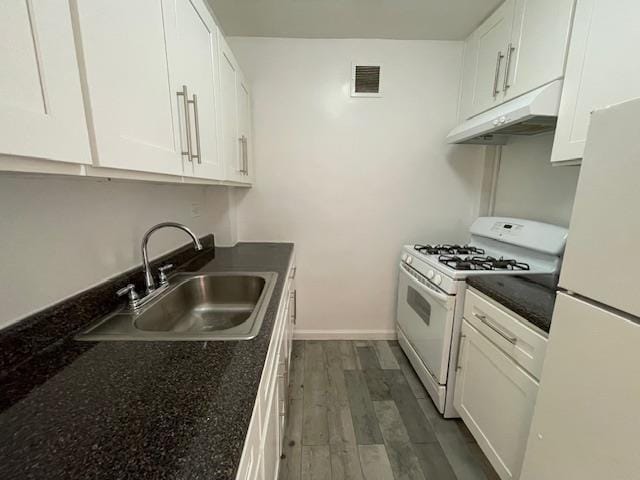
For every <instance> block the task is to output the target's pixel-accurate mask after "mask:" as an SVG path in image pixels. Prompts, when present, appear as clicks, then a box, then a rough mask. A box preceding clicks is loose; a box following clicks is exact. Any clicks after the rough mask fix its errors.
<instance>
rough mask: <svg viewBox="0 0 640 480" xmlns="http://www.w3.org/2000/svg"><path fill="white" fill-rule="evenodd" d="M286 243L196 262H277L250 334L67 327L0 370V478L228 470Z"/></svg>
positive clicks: (244, 266)
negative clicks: (162, 337)
mask: <svg viewBox="0 0 640 480" xmlns="http://www.w3.org/2000/svg"><path fill="white" fill-rule="evenodd" d="M292 252H293V245H292V244H285V243H280V244H267V243H260V244H258V243H253V244H251V243H241V244H238V245H237V246H236V247H233V248H217V249H216V250H215V259H214V260H212V261H210V262H209V263H207V264H206V265H204V266H203V267H202V268H200V269H199V270H200V271H224V270H226V271H233V270H235V271H238V270H247V271H275V272H277V273H278V279H277V283H276V286H275V290H274V293H273V296H272V298H271V301H270V303H269V306H268V308H267V313H266V316H265V319H264V323H263V325H262V328H261V330H260V333H259V334H258V336H257V337H256V338H255V339H253V340H250V341H231V342H78V341H76V340H73V338H66V339H64V340H61V341H59V342H57V343H55V344H54V345H52V346H51V347H49V348H47V349H45V350H43V351H42V352H40V353H38V354H37V355H35V356H33V358H30V359H29V360H28V361H25V362H23V363H21V364H20V365H19V367H18V368H17V369H14V370H12V371H11V372H9V373H7V372H3V375H2V376H1V378H0V380H2V383H1V384H0V386H1V387H2V393H0V397H1V398H2V411H1V413H0V478H2V479H3V480H9V479H18V478H19V479H44V478H46V479H52V478H55V479H66V478H69V479H71V478H73V479H77V478H92V479H124V478H150V479H151V478H153V479H204V478H206V479H233V478H234V477H235V472H236V470H237V467H238V463H239V461H240V456H241V453H242V448H243V444H244V439H245V436H246V433H247V430H248V426H249V421H250V419H251V414H252V411H253V406H254V403H255V399H256V396H257V391H258V385H259V383H260V378H261V375H262V369H263V366H264V361H265V358H266V354H267V349H268V347H269V341H270V339H271V335H272V333H273V326H274V322H275V317H276V313H277V309H278V305H279V302H280V298H281V295H282V293H283V286H284V282H285V280H286V272H287V266H288V264H289V261H290V258H291V254H292ZM27 379H28V380H27ZM25 382H26V383H28V382H32V385H33V386H32V387H30V389H28V390H27V391H25V387H24V385H23V384H24V383H25Z"/></svg>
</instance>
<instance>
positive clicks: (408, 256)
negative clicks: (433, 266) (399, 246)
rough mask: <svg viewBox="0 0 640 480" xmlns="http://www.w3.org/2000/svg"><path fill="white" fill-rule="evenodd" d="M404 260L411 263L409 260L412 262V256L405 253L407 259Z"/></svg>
mask: <svg viewBox="0 0 640 480" xmlns="http://www.w3.org/2000/svg"><path fill="white" fill-rule="evenodd" d="M406 262H407V263H408V264H409V265H411V262H413V257H412V256H411V255H407V260H406Z"/></svg>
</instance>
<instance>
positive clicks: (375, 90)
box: [351, 64, 382, 97]
mask: <svg viewBox="0 0 640 480" xmlns="http://www.w3.org/2000/svg"><path fill="white" fill-rule="evenodd" d="M381 72H382V65H356V64H354V65H353V67H352V71H351V96H352V97H381V96H382V89H381V85H380V76H381Z"/></svg>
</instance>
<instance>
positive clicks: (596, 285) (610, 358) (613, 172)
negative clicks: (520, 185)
mask: <svg viewBox="0 0 640 480" xmlns="http://www.w3.org/2000/svg"><path fill="white" fill-rule="evenodd" d="M560 287H561V289H563V290H564V292H563V293H559V294H558V299H557V302H556V307H555V311H554V314H553V323H552V325H551V332H550V335H549V345H548V349H547V354H546V357H545V362H544V368H543V372H542V377H541V383H540V390H539V392H538V398H537V402H536V406H535V411H534V416H533V422H532V425H531V431H530V433H529V440H528V444H527V451H526V455H525V460H524V464H523V469H522V475H521V477H520V478H521V480H563V479H567V480H571V479H580V480H592V479H593V480H596V479H597V480H603V479H606V480H632V479H633V480H637V479H640V100H634V101H631V102H626V103H623V104H620V105H616V106H612V107H609V108H607V109H604V110H600V111H597V112H595V113H594V114H593V116H592V119H591V127H590V130H589V135H588V138H587V144H586V148H585V153H584V159H583V162H582V167H581V172H580V179H579V181H578V189H577V193H576V200H575V205H574V210H573V215H572V218H571V225H570V228H569V238H568V242H567V248H566V252H565V259H564V263H563V267H562V273H561V276H560Z"/></svg>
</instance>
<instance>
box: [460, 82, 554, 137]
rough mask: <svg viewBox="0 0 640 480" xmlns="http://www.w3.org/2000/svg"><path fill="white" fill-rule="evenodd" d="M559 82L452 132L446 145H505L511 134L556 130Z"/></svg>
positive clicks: (514, 100) (533, 133)
mask: <svg viewBox="0 0 640 480" xmlns="http://www.w3.org/2000/svg"><path fill="white" fill-rule="evenodd" d="M561 92H562V80H556V81H554V82H552V83H549V84H547V85H544V86H542V87H540V88H538V89H536V90H533V91H532V92H529V93H526V94H524V95H521V96H520V97H517V98H514V99H513V100H509V101H508V102H506V103H503V104H502V105H499V106H497V107H495V108H492V109H491V110H488V111H486V112H484V113H481V114H479V115H476V116H475V117H472V118H470V119H469V120H466V121H465V122H464V123H462V124H460V125H458V126H457V127H456V128H454V129H453V130H451V132H450V133H449V135H448V136H447V143H471V144H480V145H504V144H506V143H507V139H508V138H509V136H510V135H537V134H539V133H545V132H552V131H553V130H555V128H556V121H557V117H558V109H559V107H560V94H561Z"/></svg>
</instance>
